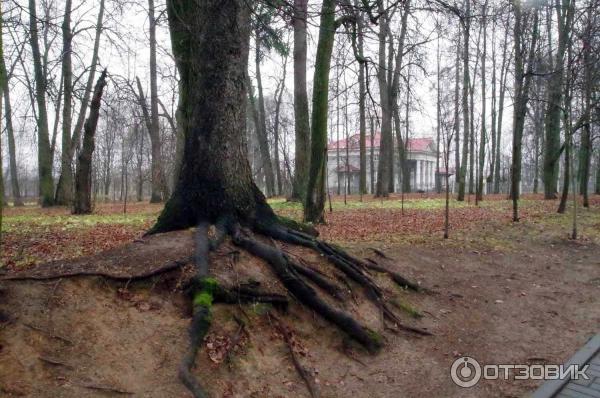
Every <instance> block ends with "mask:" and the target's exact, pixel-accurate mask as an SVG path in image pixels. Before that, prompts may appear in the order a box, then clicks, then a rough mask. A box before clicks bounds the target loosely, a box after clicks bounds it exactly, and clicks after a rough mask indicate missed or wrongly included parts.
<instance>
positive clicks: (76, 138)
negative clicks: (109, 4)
mask: <svg viewBox="0 0 600 398" xmlns="http://www.w3.org/2000/svg"><path fill="white" fill-rule="evenodd" d="M104 1H105V0H100V5H99V10H98V18H97V20H96V32H95V37H94V49H93V51H92V61H91V63H90V73H89V74H88V79H87V82H86V85H85V91H84V94H83V99H82V100H81V105H80V107H79V114H78V116H77V121H76V122H75V128H74V129H73V135H72V136H70V137H69V139H68V140H67V141H68V142H69V144H70V145H69V146H68V148H66V149H67V151H66V153H65V150H64V149H65V148H64V146H63V153H62V154H61V172H60V176H59V178H58V182H57V184H56V196H55V197H56V198H60V199H61V201H60V203H59V204H63V205H67V204H70V203H68V202H69V198H72V194H71V192H72V189H73V187H72V184H73V170H72V165H71V163H72V162H73V156H75V151H76V150H77V149H78V148H79V143H80V141H81V132H82V129H83V124H84V122H85V115H86V113H87V108H88V106H89V102H90V96H91V95H92V90H93V84H94V80H95V77H96V68H97V66H98V53H99V50H100V38H101V36H102V30H103V21H104ZM68 9H69V10H70V7H69V8H68ZM65 10H66V9H65ZM64 18H67V15H66V12H65V17H64ZM69 20H70V16H69ZM63 25H64V20H63ZM67 28H68V30H69V32H70V27H67ZM64 34H65V31H64V26H63V51H64V50H65V48H64V46H65V37H64ZM68 39H69V40H68V48H69V51H68V56H69V60H68V62H69V63H70V62H71V60H70V58H71V51H72V48H71V46H72V40H73V36H72V32H71V33H70V34H69V35H68ZM65 55H67V54H65ZM64 61H65V60H64V59H63V65H62V66H63V71H62V73H61V79H62V80H63V84H62V86H63V89H62V90H63V95H67V94H66V93H65V92H64V88H65V87H66V84H65V80H64V74H65V73H66V71H65V69H64V68H65V67H66V65H65V63H64ZM69 69H71V72H70V75H71V79H72V68H69ZM72 90H73V88H72V84H71V85H70V88H69V90H68V91H69V93H68V95H69V96H72ZM65 100H66V97H65ZM65 102H66V101H65ZM65 106H66V104H65ZM70 107H71V106H70V105H69V108H70ZM68 113H69V115H70V116H69V120H68V124H71V122H72V117H73V115H72V109H71V110H69V111H68ZM64 114H65V110H64V109H63V117H64ZM64 127H65V126H64V121H63V139H64V137H65V129H64ZM53 141H54V140H53ZM63 144H64V143H63ZM53 146H54V145H53ZM67 164H68V166H67Z"/></svg>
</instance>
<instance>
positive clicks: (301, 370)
mask: <svg viewBox="0 0 600 398" xmlns="http://www.w3.org/2000/svg"><path fill="white" fill-rule="evenodd" d="M273 318H274V317H273ZM275 321H276V322H277V329H278V330H279V332H280V333H281V335H282V336H283V341H284V342H285V344H286V346H287V348H288V351H289V353H290V357H291V358H292V363H293V364H294V368H296V371H297V372H298V374H299V375H300V377H301V378H302V380H303V381H304V383H305V384H306V387H307V388H308V392H309V393H310V396H311V397H312V398H319V397H320V396H321V393H320V392H319V387H318V386H317V384H316V383H315V380H314V378H313V377H312V376H311V374H310V372H309V371H308V370H306V368H305V367H304V366H302V364H301V363H300V360H299V359H298V357H297V355H296V353H295V352H294V346H293V344H292V339H291V331H290V329H289V328H288V327H287V326H286V325H285V324H284V323H283V322H282V321H281V320H279V319H277V318H275Z"/></svg>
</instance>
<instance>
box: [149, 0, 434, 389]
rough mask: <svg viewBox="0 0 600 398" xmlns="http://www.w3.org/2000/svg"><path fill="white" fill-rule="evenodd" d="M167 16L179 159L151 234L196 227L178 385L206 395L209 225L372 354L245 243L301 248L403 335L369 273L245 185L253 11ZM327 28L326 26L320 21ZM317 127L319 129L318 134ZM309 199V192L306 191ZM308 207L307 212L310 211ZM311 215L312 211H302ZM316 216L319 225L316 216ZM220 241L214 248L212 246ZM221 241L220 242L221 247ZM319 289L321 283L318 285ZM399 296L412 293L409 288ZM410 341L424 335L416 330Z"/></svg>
mask: <svg viewBox="0 0 600 398" xmlns="http://www.w3.org/2000/svg"><path fill="white" fill-rule="evenodd" d="M334 8H335V3H334V2H333V1H330V0H325V6H324V9H323V12H322V14H321V18H322V23H321V39H320V43H319V49H318V51H317V66H316V72H315V74H316V76H315V92H316V97H315V101H314V108H316V111H313V123H312V125H313V128H317V132H316V133H314V131H313V136H312V137H313V138H316V140H315V139H314V140H313V141H312V142H313V154H312V155H313V158H312V159H313V160H314V159H315V157H314V154H315V152H317V154H319V155H321V156H324V155H325V153H324V150H325V149H326V148H325V143H326V142H325V141H326V127H327V124H326V122H327V88H328V80H329V79H328V75H329V66H330V65H329V60H330V55H331V49H332V46H333V35H334V31H335V22H334V19H333V12H334ZM167 10H168V14H169V25H170V29H171V41H172V47H173V53H174V55H175V59H176V62H177V67H178V69H179V74H180V76H181V83H182V84H181V89H182V90H183V92H182V95H181V97H180V101H181V102H182V103H181V106H180V109H181V110H182V118H181V122H182V129H183V132H184V135H185V149H184V156H183V163H182V167H181V171H180V177H179V181H178V183H177V185H176V187H175V191H174V192H173V195H172V196H171V198H170V199H169V200H168V202H167V203H166V205H165V208H164V210H163V212H162V213H161V215H160V216H159V219H158V221H157V223H156V224H155V226H154V227H153V228H152V230H151V231H150V233H156V232H165V231H169V230H174V229H183V228H187V227H191V226H197V227H198V228H197V238H196V255H195V273H194V275H193V277H192V280H191V283H190V293H191V297H192V298H193V316H192V321H191V325H190V334H189V337H190V339H189V350H188V351H187V353H186V355H185V357H184V359H183V362H182V364H181V367H180V369H179V376H180V379H181V380H182V382H183V383H184V384H185V385H186V386H187V387H188V388H189V389H190V391H191V392H192V394H193V396H194V397H195V398H198V397H206V396H207V395H206V392H205V391H204V389H203V388H202V386H201V385H200V383H199V382H198V381H197V380H196V379H195V377H194V376H193V375H192V373H191V369H192V368H193V366H194V362H195V357H196V354H197V351H198V346H199V344H200V343H201V342H202V339H203V337H204V336H205V334H206V333H207V331H208V329H209V327H210V308H211V303H212V300H213V297H214V296H213V295H214V294H215V293H216V292H217V291H218V289H219V286H218V281H217V280H216V279H213V278H210V277H209V275H208V272H209V267H208V261H207V259H208V252H209V250H211V247H213V246H214V245H213V243H214V242H212V241H209V239H208V237H207V235H208V227H209V224H210V223H214V224H215V228H216V232H217V235H218V236H219V237H221V238H222V237H224V236H225V235H229V236H231V238H232V241H233V243H234V244H235V245H237V246H239V247H241V248H242V249H244V250H246V251H247V252H249V253H250V254H252V255H255V256H258V257H260V258H262V259H264V260H265V261H266V262H268V264H269V265H270V266H271V268H272V269H273V271H274V272H275V274H276V275H277V277H278V278H279V280H280V281H281V282H282V284H283V285H284V286H285V287H286V288H287V289H288V290H289V291H290V292H291V293H292V294H293V295H294V297H296V298H297V299H298V300H299V301H300V302H301V303H302V304H304V305H305V306H307V307H308V308H310V309H311V310H313V311H315V312H316V313H318V314H320V315H321V316H322V317H323V318H324V319H326V320H328V321H330V322H332V323H333V324H335V325H336V326H338V327H339V328H340V329H342V330H343V331H344V332H346V333H347V334H348V335H349V336H350V337H352V338H353V339H355V340H356V341H357V342H359V343H361V344H362V345H363V346H364V347H365V348H366V349H368V350H369V351H371V352H375V351H377V349H378V348H379V347H380V346H381V342H380V338H381V337H380V336H378V335H377V333H375V332H373V331H372V330H369V329H368V328H366V327H364V326H362V325H361V324H359V323H358V322H357V321H355V320H354V319H353V318H352V317H350V316H349V315H347V314H346V313H345V312H344V311H341V310H339V309H337V308H335V307H333V306H332V305H330V304H328V303H327V302H326V301H324V300H323V299H322V298H321V297H320V296H321V295H320V294H318V293H317V292H316V291H315V290H314V289H313V288H312V287H311V286H310V285H309V284H308V283H306V282H305V281H304V279H302V278H301V276H300V274H299V271H296V269H298V267H297V266H296V265H295V264H294V262H293V260H292V258H291V256H289V255H288V254H286V253H285V252H284V251H282V250H280V249H279V248H278V247H276V246H273V245H269V244H266V243H262V242H261V241H258V240H255V239H253V238H252V237H251V235H250V233H251V232H254V233H259V234H262V235H266V236H268V237H270V238H273V239H277V240H279V241H282V242H285V243H287V244H296V245H302V246H305V247H307V248H310V249H312V250H313V251H316V252H318V253H319V254H321V255H323V256H326V258H327V259H329V260H330V261H331V262H332V263H333V264H334V265H335V266H336V267H337V268H338V269H339V270H340V271H342V272H344V273H345V275H347V276H348V277H349V278H353V280H354V281H355V282H357V283H359V284H360V285H362V286H364V287H365V289H366V291H367V294H368V297H369V298H371V300H372V302H373V303H374V304H375V305H377V308H379V309H381V311H382V312H383V313H384V315H385V316H386V317H387V318H388V319H391V320H392V321H393V322H394V323H395V324H396V325H399V326H400V327H402V325H401V323H400V320H399V319H398V318H397V317H396V316H394V314H393V313H392V312H391V311H390V308H389V307H388V306H387V305H386V303H385V302H384V297H383V292H382V290H381V288H379V286H377V285H376V284H375V282H374V281H373V280H372V279H371V278H370V277H369V276H368V274H367V272H366V267H365V265H364V263H363V262H362V261H361V260H358V259H356V258H354V257H352V256H350V255H348V254H347V253H345V252H343V251H342V250H340V249H339V248H337V247H333V246H331V245H328V244H327V243H325V242H322V241H320V240H318V239H316V238H314V237H313V236H311V235H308V234H306V233H302V232H299V231H298V229H297V228H298V224H295V223H293V222H288V223H286V225H285V226H284V225H283V224H282V222H281V219H280V218H278V217H276V216H275V214H274V213H273V211H272V209H271V208H270V206H269V205H268V204H267V202H266V199H265V197H264V195H263V194H262V193H261V192H260V190H259V189H258V187H257V186H256V185H255V183H254V182H253V180H252V175H251V170H250V165H249V163H248V159H247V157H246V153H247V151H246V143H245V126H246V98H247V97H246V94H247V77H246V74H247V69H246V68H247V62H248V37H249V22H250V21H249V20H250V17H249V14H250V9H249V8H248V5H247V3H246V2H245V1H244V0H203V1H190V0H168V1H167ZM323 19H324V20H323ZM315 126H316V127H315ZM323 167H324V162H323V159H322V157H321V158H318V159H317V163H311V175H310V177H309V184H308V187H309V188H310V187H311V184H312V188H313V189H314V188H316V187H317V184H319V183H321V182H322V181H323V177H324V171H323ZM309 192H311V194H307V197H308V198H313V199H314V196H313V194H314V193H315V192H316V191H315V190H313V191H309ZM313 204H314V202H313ZM309 208H310V207H309ZM313 214H315V215H317V216H318V215H319V214H321V215H322V209H321V211H320V213H319V211H318V209H317V212H316V213H313ZM216 240H219V239H216ZM221 240H222V239H221ZM321 280H323V279H322V278H321ZM402 285H403V286H408V287H410V286H412V288H413V289H416V290H419V287H418V286H417V285H415V284H411V283H404V282H403V283H402ZM404 328H405V330H406V329H408V330H410V331H413V332H417V333H420V334H428V333H427V332H425V331H422V330H417V329H415V328H408V327H406V326H405V327H404Z"/></svg>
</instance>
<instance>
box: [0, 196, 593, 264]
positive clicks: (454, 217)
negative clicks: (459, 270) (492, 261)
mask: <svg viewBox="0 0 600 398" xmlns="http://www.w3.org/2000/svg"><path fill="white" fill-rule="evenodd" d="M469 199H470V200H467V201H465V202H457V201H455V200H453V199H452V200H451V203H450V209H451V210H450V227H451V232H450V237H451V239H450V240H448V241H445V242H443V241H442V239H441V237H442V233H443V228H444V206H445V199H444V198H443V197H442V196H441V195H421V194H411V195H406V198H405V200H404V202H403V201H402V200H401V197H400V196H399V195H395V196H392V197H390V198H389V199H385V200H380V199H374V198H373V197H372V196H364V197H363V200H362V201H361V200H360V197H358V196H350V197H348V198H347V200H346V203H345V202H344V198H343V197H335V198H333V199H332V202H331V207H332V209H333V211H331V212H329V206H328V211H327V222H328V223H327V225H324V226H320V227H319V230H320V232H321V234H322V236H323V237H324V238H325V239H327V240H331V241H335V242H338V243H342V244H344V243H346V244H353V245H357V246H361V245H365V246H366V245H373V244H375V245H376V246H378V247H381V248H387V247H391V246H393V245H395V244H406V243H408V244H424V245H432V244H434V245H438V244H444V245H461V246H464V245H466V244H471V245H472V246H474V247H476V248H479V246H482V247H481V248H482V249H485V248H495V247H498V246H506V245H509V244H510V242H507V241H506V240H503V239H501V237H498V236H494V234H491V233H490V234H487V233H482V231H483V230H485V226H486V225H490V224H491V223H492V222H501V223H506V224H510V223H511V214H512V213H511V202H510V201H508V200H506V196H505V195H493V196H487V197H486V198H485V200H484V201H483V202H481V203H480V204H479V205H478V206H476V205H475V202H474V197H471V198H469ZM270 203H271V205H272V206H273V208H274V209H275V210H276V211H277V212H278V213H279V214H281V215H285V216H288V217H292V218H295V219H298V220H299V219H301V214H302V210H301V206H300V204H299V203H294V202H287V201H286V200H285V199H282V198H276V199H272V200H270ZM557 205H558V202H557V201H544V200H542V198H541V196H534V195H528V196H525V198H524V199H523V200H522V201H521V218H522V221H523V222H533V223H538V224H540V226H541V228H543V225H544V224H545V223H552V224H559V225H561V226H563V227H564V234H565V235H566V234H568V232H569V230H570V228H571V223H572V208H571V207H570V208H569V209H568V211H567V213H566V214H563V215H559V214H556V207H557ZM599 207H600V197H598V196H594V197H592V200H591V210H588V209H582V208H580V209H579V210H580V212H579V222H580V234H581V236H582V239H600V213H599V212H598V211H597V210H598V208H599ZM161 208H162V206H161V205H153V204H152V205H151V204H148V203H133V204H128V205H127V212H126V213H123V205H122V204H121V203H115V204H99V205H97V207H96V210H95V212H94V214H92V215H88V216H73V215H71V214H70V212H69V209H68V208H51V209H41V208H39V207H37V206H27V207H24V208H8V209H6V210H5V217H4V225H3V234H2V235H3V236H2V250H1V252H0V266H2V267H9V268H26V267H30V266H33V265H35V264H38V263H42V262H47V261H51V260H59V259H68V258H75V257H79V256H83V255H89V254H95V253H98V252H100V251H103V250H106V249H111V248H114V247H117V246H120V245H122V244H124V243H127V242H130V241H131V240H133V239H135V238H136V237H139V236H140V235H141V234H143V232H144V231H146V230H147V229H148V228H149V227H150V226H151V225H152V223H153V222H154V220H155V219H156V217H157V215H158V214H159V212H160V210H161ZM482 228H483V230H482Z"/></svg>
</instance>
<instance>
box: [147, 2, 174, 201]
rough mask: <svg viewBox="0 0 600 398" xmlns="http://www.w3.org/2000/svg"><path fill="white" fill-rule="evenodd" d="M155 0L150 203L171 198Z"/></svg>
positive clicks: (151, 20)
mask: <svg viewBox="0 0 600 398" xmlns="http://www.w3.org/2000/svg"><path fill="white" fill-rule="evenodd" d="M154 11H155V5H154V0H148V25H149V31H150V128H149V133H150V145H151V149H152V165H151V168H152V195H151V196H150V203H158V202H162V201H165V200H167V199H168V198H169V185H168V184H167V178H166V176H165V170H164V166H163V161H162V143H161V140H160V125H159V123H158V80H157V79H158V77H157V68H156V19H155V16H154Z"/></svg>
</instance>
